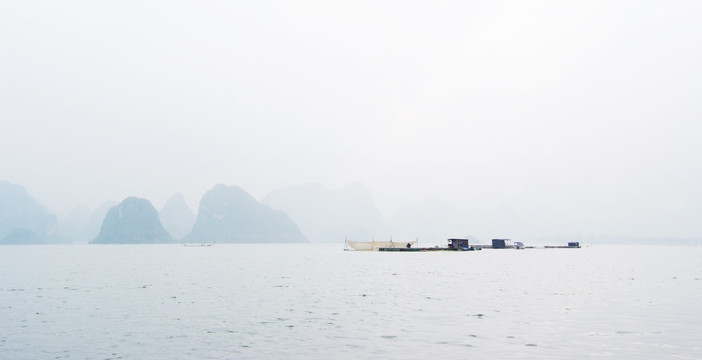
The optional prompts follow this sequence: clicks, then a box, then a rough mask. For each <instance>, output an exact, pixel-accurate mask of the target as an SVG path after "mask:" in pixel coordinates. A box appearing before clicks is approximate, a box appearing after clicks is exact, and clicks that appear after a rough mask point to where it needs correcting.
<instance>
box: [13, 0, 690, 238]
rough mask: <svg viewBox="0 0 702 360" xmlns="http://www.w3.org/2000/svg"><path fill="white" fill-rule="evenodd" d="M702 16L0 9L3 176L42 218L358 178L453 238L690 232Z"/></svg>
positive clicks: (386, 207) (524, 5)
mask: <svg viewBox="0 0 702 360" xmlns="http://www.w3.org/2000/svg"><path fill="white" fill-rule="evenodd" d="M700 19H702V1H673V0H667V1H421V2H419V1H358V0H353V1H249V2H245V1H221V2H218V1H192V2H183V1H162V2H161V1H112V2H106V1H97V2H96V1H70V2H69V1H41V2H40V1H9V0H7V1H0V62H1V64H2V66H0V98H1V99H2V100H1V101H2V104H1V105H0V121H1V122H2V123H1V124H2V127H1V129H0V154H1V155H0V179H2V180H6V181H9V182H12V183H17V184H21V185H23V186H24V187H25V188H26V189H27V191H28V192H29V193H30V194H32V195H33V196H34V197H35V198H37V200H39V201H41V202H42V203H44V204H45V205H47V206H48V207H49V210H51V211H53V212H56V213H58V214H59V215H60V216H61V215H62V214H63V215H65V214H67V213H69V212H70V211H71V210H72V209H73V208H74V207H75V206H77V205H79V204H85V205H87V206H89V207H91V208H95V207H97V206H98V205H99V204H100V203H101V202H102V201H104V200H107V199H113V200H118V201H120V200H122V199H123V198H124V197H127V196H139V197H144V198H147V199H150V200H151V201H152V202H153V203H154V205H155V206H156V207H158V208H160V206H162V205H163V203H164V202H165V200H166V199H167V198H168V197H170V196H171V195H173V194H174V193H182V194H184V195H185V197H186V199H187V201H188V202H189V203H190V204H191V205H192V206H193V208H196V207H197V204H198V202H199V199H200V197H201V196H202V194H203V193H204V192H205V191H207V190H209V189H210V188H212V187H213V186H214V185H216V184H218V183H224V184H228V185H239V186H241V187H242V188H244V189H245V190H247V191H249V192H250V193H251V194H252V195H253V196H254V197H256V198H259V199H260V198H262V197H264V196H265V195H267V194H268V193H269V192H271V191H273V190H275V189H277V188H280V187H284V186H290V185H296V184H300V183H305V182H320V183H322V184H324V185H325V186H326V187H328V188H330V189H335V188H340V187H342V186H344V185H346V184H348V183H350V182H356V181H358V182H362V183H364V184H366V185H367V186H368V188H369V189H370V190H371V192H372V193H373V196H374V199H375V201H376V204H377V206H378V207H379V209H380V210H381V211H382V212H383V214H384V215H385V216H386V217H390V216H391V215H392V214H393V213H394V212H395V211H396V210H397V209H398V208H400V207H403V206H405V205H407V204H409V203H412V202H414V201H418V200H422V199H426V198H438V199H442V200H445V201H447V202H449V203H450V204H452V205H453V206H455V207H456V208H457V209H460V210H461V211H463V212H465V216H466V219H467V221H466V223H467V228H468V230H467V233H472V232H474V233H486V234H488V233H493V234H496V233H500V234H506V235H508V236H512V237H515V238H516V237H519V236H520V235H524V236H526V235H532V236H533V235H539V234H543V235H548V234H608V235H615V236H620V235H633V236H681V237H700V236H702V191H700V188H701V186H700V184H702V164H701V162H702V161H700V160H701V158H702V144H701V141H700V140H701V139H700V137H701V135H702V21H700Z"/></svg>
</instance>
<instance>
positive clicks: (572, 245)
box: [544, 241, 580, 249]
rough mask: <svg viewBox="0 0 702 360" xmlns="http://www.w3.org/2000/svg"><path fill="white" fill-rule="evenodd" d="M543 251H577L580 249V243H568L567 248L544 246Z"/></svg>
mask: <svg viewBox="0 0 702 360" xmlns="http://www.w3.org/2000/svg"><path fill="white" fill-rule="evenodd" d="M544 248H545V249H579V248H580V243H579V242H577V241H573V242H569V243H568V246H553V245H546V246H544Z"/></svg>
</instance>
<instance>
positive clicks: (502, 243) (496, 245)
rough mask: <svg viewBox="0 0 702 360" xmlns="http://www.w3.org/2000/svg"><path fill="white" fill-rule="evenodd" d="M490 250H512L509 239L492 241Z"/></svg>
mask: <svg viewBox="0 0 702 360" xmlns="http://www.w3.org/2000/svg"><path fill="white" fill-rule="evenodd" d="M492 248H493V249H508V248H509V249H511V248H512V240H510V239H492Z"/></svg>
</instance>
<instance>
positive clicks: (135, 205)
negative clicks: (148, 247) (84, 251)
mask: <svg viewBox="0 0 702 360" xmlns="http://www.w3.org/2000/svg"><path fill="white" fill-rule="evenodd" d="M170 242H173V238H172V237H171V236H170V235H169V234H168V233H167V232H166V230H165V229H164V228H163V225H161V221H160V220H159V217H158V212H157V211H156V209H155V208H154V206H153V205H151V202H150V201H149V200H146V199H140V198H136V197H128V198H126V199H124V201H122V202H121V203H119V204H118V205H115V206H113V207H112V208H111V209H110V211H108V212H107V215H105V220H104V221H103V223H102V228H101V229H100V234H99V235H98V236H97V237H96V238H95V240H93V241H91V243H93V244H159V243H170Z"/></svg>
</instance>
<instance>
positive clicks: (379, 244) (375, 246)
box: [346, 240, 415, 251]
mask: <svg viewBox="0 0 702 360" xmlns="http://www.w3.org/2000/svg"><path fill="white" fill-rule="evenodd" d="M414 244H415V241H401V242H397V241H392V240H390V241H351V240H346V246H347V247H350V248H352V249H354V250H356V251H378V250H380V249H381V248H383V249H407V248H412V245H414Z"/></svg>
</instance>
